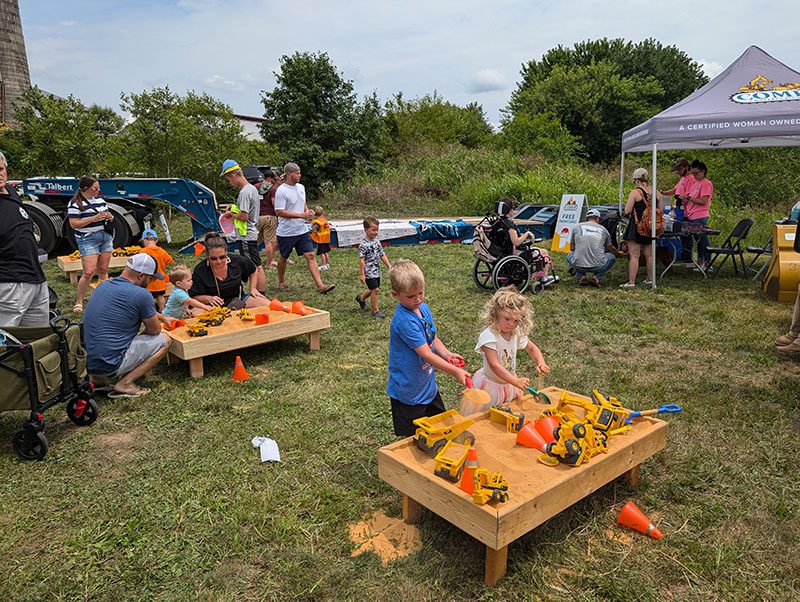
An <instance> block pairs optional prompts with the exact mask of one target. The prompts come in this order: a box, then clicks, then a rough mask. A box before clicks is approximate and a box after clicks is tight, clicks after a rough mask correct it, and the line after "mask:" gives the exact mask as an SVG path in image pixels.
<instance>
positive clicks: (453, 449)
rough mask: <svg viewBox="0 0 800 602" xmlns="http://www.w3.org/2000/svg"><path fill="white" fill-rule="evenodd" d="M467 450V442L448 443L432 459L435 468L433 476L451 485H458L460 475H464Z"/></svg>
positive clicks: (468, 446)
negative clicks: (449, 482) (434, 461)
mask: <svg viewBox="0 0 800 602" xmlns="http://www.w3.org/2000/svg"><path fill="white" fill-rule="evenodd" d="M469 448H470V445H469V442H466V443H465V444H461V443H456V442H455V441H448V442H447V443H446V444H445V446H444V447H443V448H442V449H441V450H440V451H439V453H438V454H436V457H435V458H434V460H436V468H434V469H433V474H435V475H436V476H437V477H442V478H443V479H447V480H448V481H452V482H453V483H458V482H459V481H460V480H461V475H463V474H464V462H465V461H466V459H467V452H468V451H469Z"/></svg>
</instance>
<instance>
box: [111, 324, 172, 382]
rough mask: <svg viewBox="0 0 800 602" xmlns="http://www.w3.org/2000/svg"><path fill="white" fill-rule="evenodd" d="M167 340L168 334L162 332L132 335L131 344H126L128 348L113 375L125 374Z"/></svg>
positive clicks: (150, 355) (151, 354)
mask: <svg viewBox="0 0 800 602" xmlns="http://www.w3.org/2000/svg"><path fill="white" fill-rule="evenodd" d="M168 342H169V335H167V334H165V333H163V332H162V333H160V334H139V335H136V336H135V337H133V340H132V341H131V344H130V345H128V349H127V350H126V351H125V355H124V356H123V357H122V363H121V364H120V365H119V368H117V370H116V371H115V372H114V374H113V376H125V375H126V374H127V373H128V372H130V371H131V370H133V369H134V368H136V366H138V365H139V364H141V363H142V362H144V361H145V360H147V359H149V358H151V357H153V356H154V355H155V354H156V353H158V350H159V349H161V348H162V347H163V346H164V345H165V344H166V343H168Z"/></svg>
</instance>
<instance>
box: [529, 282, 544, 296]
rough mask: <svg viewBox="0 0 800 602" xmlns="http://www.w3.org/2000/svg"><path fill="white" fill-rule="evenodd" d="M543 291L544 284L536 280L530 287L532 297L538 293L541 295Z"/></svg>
mask: <svg viewBox="0 0 800 602" xmlns="http://www.w3.org/2000/svg"><path fill="white" fill-rule="evenodd" d="M543 290H544V284H542V281H541V280H537V281H536V282H534V283H533V284H532V285H531V292H532V293H533V294H534V295H538V294H539V293H541V292H542V291H543Z"/></svg>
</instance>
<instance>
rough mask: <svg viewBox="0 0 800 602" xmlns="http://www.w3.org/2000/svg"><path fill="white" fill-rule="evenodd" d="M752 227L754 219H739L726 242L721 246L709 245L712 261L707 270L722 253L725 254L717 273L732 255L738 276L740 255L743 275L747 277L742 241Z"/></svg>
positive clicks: (708, 269) (709, 269)
mask: <svg viewBox="0 0 800 602" xmlns="http://www.w3.org/2000/svg"><path fill="white" fill-rule="evenodd" d="M752 227H753V220H752V219H750V218H747V219H743V220H739V223H738V224H736V225H735V226H734V227H733V231H732V232H731V233H730V234H729V235H728V238H726V239H725V242H724V243H722V246H721V247H708V252H709V253H711V261H710V262H709V263H708V267H707V268H706V271H711V268H712V267H713V265H714V262H716V261H717V258H718V257H719V256H720V255H724V258H723V259H722V263H720V264H719V267H718V268H717V269H716V273H719V271H720V270H721V269H722V266H724V265H725V262H726V261H728V257H730V258H732V260H733V269H734V271H735V272H736V275H737V276H738V275H739V266H738V264H737V263H736V258H737V257H738V258H739V260H740V261H741V262H742V276H744V277H745V278H746V277H747V267H746V266H745V263H744V247H742V241H743V240H744V239H745V238H746V237H747V233H748V232H750V228H752Z"/></svg>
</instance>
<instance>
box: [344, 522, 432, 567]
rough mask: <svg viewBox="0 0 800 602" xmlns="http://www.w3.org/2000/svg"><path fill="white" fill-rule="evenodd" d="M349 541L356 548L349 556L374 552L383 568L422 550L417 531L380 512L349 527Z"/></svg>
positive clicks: (412, 526)
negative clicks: (393, 561)
mask: <svg viewBox="0 0 800 602" xmlns="http://www.w3.org/2000/svg"><path fill="white" fill-rule="evenodd" d="M350 541H352V542H353V543H354V544H356V545H357V546H358V548H356V549H355V550H353V553H352V554H351V556H358V555H359V554H363V553H364V552H374V553H375V554H377V555H378V556H379V557H380V559H381V563H382V564H383V565H384V566H385V565H386V564H388V563H389V562H391V561H392V560H397V559H398V558H402V557H403V556H408V555H409V554H413V553H414V552H416V551H417V550H419V549H420V548H422V541H421V540H420V537H419V529H417V528H416V527H415V526H414V525H409V524H406V523H405V522H404V521H403V519H401V518H389V517H388V516H386V515H385V514H384V513H383V512H381V511H377V512H375V513H374V514H373V515H372V518H370V519H369V520H365V521H362V522H360V523H355V524H353V525H350Z"/></svg>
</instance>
